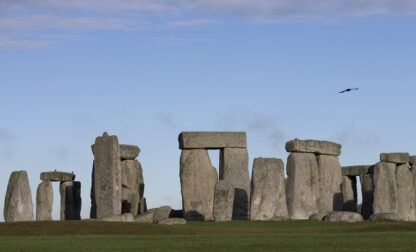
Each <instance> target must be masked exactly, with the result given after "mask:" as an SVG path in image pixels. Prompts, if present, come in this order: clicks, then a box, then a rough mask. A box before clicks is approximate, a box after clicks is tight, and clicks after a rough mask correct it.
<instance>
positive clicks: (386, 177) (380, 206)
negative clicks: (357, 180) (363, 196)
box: [373, 162, 397, 214]
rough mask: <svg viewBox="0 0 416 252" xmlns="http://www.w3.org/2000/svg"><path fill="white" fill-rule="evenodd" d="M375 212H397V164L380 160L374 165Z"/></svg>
mask: <svg viewBox="0 0 416 252" xmlns="http://www.w3.org/2000/svg"><path fill="white" fill-rule="evenodd" d="M373 209H374V214H379V213H397V183H396V164H394V163H388V162H379V163H377V164H376V165H375V167H374V202H373Z"/></svg>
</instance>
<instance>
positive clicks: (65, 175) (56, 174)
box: [40, 171, 75, 181]
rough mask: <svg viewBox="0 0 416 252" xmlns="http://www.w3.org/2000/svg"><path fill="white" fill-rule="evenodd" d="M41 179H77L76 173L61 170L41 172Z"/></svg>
mask: <svg viewBox="0 0 416 252" xmlns="http://www.w3.org/2000/svg"><path fill="white" fill-rule="evenodd" d="M40 179H41V180H49V181H73V180H74V179H75V174H73V173H69V172H60V171H52V172H42V173H41V174H40Z"/></svg>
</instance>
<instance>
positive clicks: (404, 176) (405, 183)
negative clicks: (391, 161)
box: [396, 164, 416, 221]
mask: <svg viewBox="0 0 416 252" xmlns="http://www.w3.org/2000/svg"><path fill="white" fill-rule="evenodd" d="M396 180H397V216H398V217H399V219H400V220H403V221H415V220H416V208H415V191H414V188H413V175H412V172H411V171H410V168H409V166H408V165H407V164H401V165H398V166H397V168H396Z"/></svg>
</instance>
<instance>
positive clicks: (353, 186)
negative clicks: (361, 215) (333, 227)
mask: <svg viewBox="0 0 416 252" xmlns="http://www.w3.org/2000/svg"><path fill="white" fill-rule="evenodd" d="M342 194H343V198H344V206H343V207H342V210H343V211H350V212H357V177H355V176H342Z"/></svg>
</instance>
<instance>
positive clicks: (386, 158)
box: [380, 152, 410, 164]
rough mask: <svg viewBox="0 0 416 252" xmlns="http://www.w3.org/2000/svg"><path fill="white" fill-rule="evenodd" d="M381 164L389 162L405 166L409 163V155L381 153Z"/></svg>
mask: <svg viewBox="0 0 416 252" xmlns="http://www.w3.org/2000/svg"><path fill="white" fill-rule="evenodd" d="M380 161H381V162H390V163H396V164H406V163H409V162H410V156H409V153H405V152H403V153H399V152H397V153H381V154H380Z"/></svg>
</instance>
